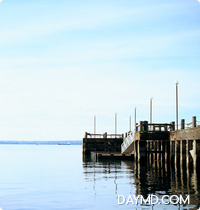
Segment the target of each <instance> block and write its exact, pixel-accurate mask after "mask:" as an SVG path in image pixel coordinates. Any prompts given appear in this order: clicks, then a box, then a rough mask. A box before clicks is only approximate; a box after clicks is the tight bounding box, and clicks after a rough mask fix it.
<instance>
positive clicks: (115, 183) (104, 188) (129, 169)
mask: <svg viewBox="0 0 200 210" xmlns="http://www.w3.org/2000/svg"><path fill="white" fill-rule="evenodd" d="M158 155H160V156H161V155H162V154H148V155H147V157H146V161H145V163H144V164H139V163H137V162H136V161H120V160H101V161H97V162H95V161H92V160H91V159H90V157H87V156H84V157H83V173H84V178H85V181H86V182H91V183H93V193H94V198H96V197H98V196H99V197H98V199H99V201H100V200H102V205H103V203H107V204H109V209H116V208H119V209H135V208H136V209H198V208H199V207H200V170H199V169H198V167H197V169H194V167H192V166H190V167H186V166H185V165H184V164H183V165H181V166H180V164H174V162H172V163H170V162H169V160H168V161H166V160H165V158H164V157H158ZM118 195H123V196H124V197H125V198H128V196H129V195H135V196H138V195H142V196H143V197H144V198H147V197H148V195H156V196H158V197H159V198H160V199H161V197H162V196H163V195H169V196H170V195H178V196H180V195H181V196H183V197H184V198H186V197H187V195H190V204H187V205H180V204H178V205H172V204H169V205H165V204H163V203H161V204H160V205H158V204H156V205H154V206H152V205H149V204H146V205H145V204H144V203H143V204H142V205H140V204H138V205H132V204H131V203H129V205H126V204H123V205H118V200H117V196H118Z"/></svg>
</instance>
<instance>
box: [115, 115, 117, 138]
mask: <svg viewBox="0 0 200 210" xmlns="http://www.w3.org/2000/svg"><path fill="white" fill-rule="evenodd" d="M116 134H117V113H115V135H116Z"/></svg>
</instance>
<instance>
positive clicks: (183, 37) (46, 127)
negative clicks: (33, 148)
mask: <svg viewBox="0 0 200 210" xmlns="http://www.w3.org/2000/svg"><path fill="white" fill-rule="evenodd" d="M199 78H200V2H199V1H197V0H181V1H180V0H168V1H160V0H152V1H149V0H143V1H137V0H123V1H122V0H110V1H106V0H101V1H100V0H96V1H92V0H73V1H72V0H59V1H53V0H48V1H47V0H29V1H25V0H18V1H13V0H3V1H2V0H1V1H0V139H1V140H80V139H82V138H83V136H84V133H85V132H86V131H87V132H90V133H93V122H94V115H96V118H97V133H104V132H108V133H114V131H115V128H114V125H115V124H114V117H115V113H117V132H118V133H125V132H127V131H128V130H129V117H130V116H131V117H132V127H133V124H134V109H135V107H136V110H137V122H139V121H141V120H149V104H150V102H149V101H150V98H151V97H153V122H155V123H169V122H171V121H175V82H176V81H179V85H178V98H179V121H180V119H185V120H186V123H189V122H191V121H192V116H197V120H198V121H200V93H199V90H200V79H199Z"/></svg>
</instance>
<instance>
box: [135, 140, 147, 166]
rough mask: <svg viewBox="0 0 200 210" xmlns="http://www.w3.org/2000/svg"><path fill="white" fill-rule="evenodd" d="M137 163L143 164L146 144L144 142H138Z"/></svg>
mask: <svg viewBox="0 0 200 210" xmlns="http://www.w3.org/2000/svg"><path fill="white" fill-rule="evenodd" d="M137 146H138V151H137V156H138V158H137V159H138V163H140V164H145V161H146V160H145V157H146V142H145V141H138V145H137Z"/></svg>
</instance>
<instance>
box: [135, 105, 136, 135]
mask: <svg viewBox="0 0 200 210" xmlns="http://www.w3.org/2000/svg"><path fill="white" fill-rule="evenodd" d="M135 132H136V107H135Z"/></svg>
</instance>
